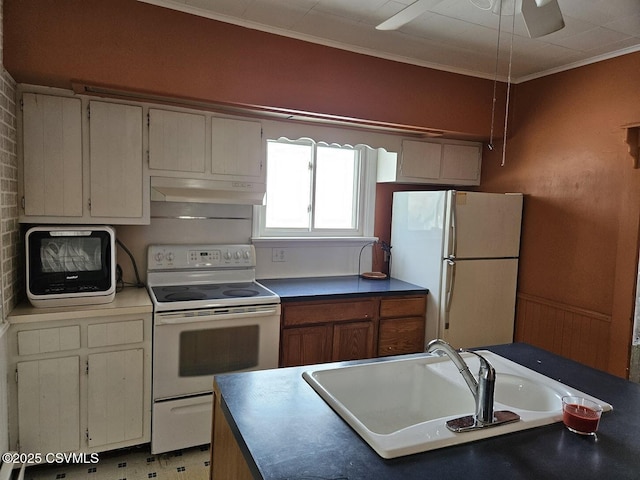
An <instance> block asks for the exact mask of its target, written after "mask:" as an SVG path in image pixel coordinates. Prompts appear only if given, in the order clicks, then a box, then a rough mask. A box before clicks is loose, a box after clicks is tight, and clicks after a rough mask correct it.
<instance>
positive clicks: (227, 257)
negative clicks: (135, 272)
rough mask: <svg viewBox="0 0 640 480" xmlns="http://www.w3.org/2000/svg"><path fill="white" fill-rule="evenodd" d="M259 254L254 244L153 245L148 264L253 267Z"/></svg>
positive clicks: (161, 266) (152, 267) (159, 267)
mask: <svg viewBox="0 0 640 480" xmlns="http://www.w3.org/2000/svg"><path fill="white" fill-rule="evenodd" d="M255 257H256V253H255V249H254V248H253V245H150V246H149V250H148V252H147V260H148V263H147V265H148V269H149V270H166V269H182V268H188V269H198V268H202V269H206V268H226V267H229V268H238V267H244V268H253V267H255V264H256V259H255Z"/></svg>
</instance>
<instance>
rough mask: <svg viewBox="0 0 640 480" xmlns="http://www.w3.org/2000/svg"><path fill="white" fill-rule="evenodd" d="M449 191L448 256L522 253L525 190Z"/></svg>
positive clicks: (446, 244)
mask: <svg viewBox="0 0 640 480" xmlns="http://www.w3.org/2000/svg"><path fill="white" fill-rule="evenodd" d="M447 195H448V197H447V204H448V205H449V208H448V211H447V218H446V222H447V223H446V228H445V246H446V250H447V252H446V253H445V257H448V256H454V257H455V258H458V259H460V258H506V257H517V256H518V255H519V252H520V226H521V223H522V199H523V196H522V194H519V193H518V194H506V195H505V194H501V193H482V192H459V191H449V192H447Z"/></svg>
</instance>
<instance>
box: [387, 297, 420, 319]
mask: <svg viewBox="0 0 640 480" xmlns="http://www.w3.org/2000/svg"><path fill="white" fill-rule="evenodd" d="M426 313H427V297H426V296H421V297H390V298H382V299H381V300H380V317H381V318H393V317H412V316H416V315H422V316H424V315H426Z"/></svg>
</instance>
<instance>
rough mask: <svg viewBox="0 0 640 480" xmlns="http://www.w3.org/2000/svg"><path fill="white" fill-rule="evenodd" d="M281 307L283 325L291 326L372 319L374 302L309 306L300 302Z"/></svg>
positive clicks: (362, 301)
mask: <svg viewBox="0 0 640 480" xmlns="http://www.w3.org/2000/svg"><path fill="white" fill-rule="evenodd" d="M282 307H283V308H282V311H283V314H282V322H283V325H284V326H292V325H306V324H313V323H327V322H342V321H347V320H361V319H365V318H374V316H375V312H376V301H375V300H373V299H367V300H355V301H336V302H327V303H311V304H310V303H308V302H300V303H286V304H284V305H283V306H282Z"/></svg>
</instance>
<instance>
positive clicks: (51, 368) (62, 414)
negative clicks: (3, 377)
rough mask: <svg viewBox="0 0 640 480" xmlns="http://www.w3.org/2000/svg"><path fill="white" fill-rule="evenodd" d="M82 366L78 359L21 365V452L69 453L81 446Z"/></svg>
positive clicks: (57, 359)
mask: <svg viewBox="0 0 640 480" xmlns="http://www.w3.org/2000/svg"><path fill="white" fill-rule="evenodd" d="M79 365H80V360H79V357H77V356H74V357H63V358H54V359H50V360H34V361H29V362H20V363H18V365H17V368H18V428H19V430H20V436H19V437H20V440H19V442H20V450H21V451H22V452H31V453H36V452H69V451H72V450H77V449H78V448H79V447H80V367H79Z"/></svg>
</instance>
